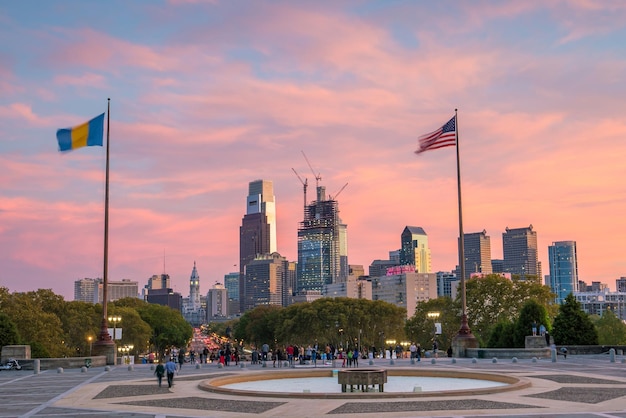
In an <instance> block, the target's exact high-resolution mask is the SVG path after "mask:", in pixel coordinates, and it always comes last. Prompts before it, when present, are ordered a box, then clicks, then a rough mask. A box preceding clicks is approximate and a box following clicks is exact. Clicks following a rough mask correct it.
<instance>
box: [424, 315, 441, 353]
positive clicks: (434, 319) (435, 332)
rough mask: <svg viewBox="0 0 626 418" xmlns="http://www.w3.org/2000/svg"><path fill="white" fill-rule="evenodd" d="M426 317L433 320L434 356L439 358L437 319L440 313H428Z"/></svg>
mask: <svg viewBox="0 0 626 418" xmlns="http://www.w3.org/2000/svg"><path fill="white" fill-rule="evenodd" d="M426 315H428V317H429V318H430V319H432V320H433V356H435V357H437V348H436V344H437V322H436V321H437V319H438V318H439V312H428V313H427V314H426Z"/></svg>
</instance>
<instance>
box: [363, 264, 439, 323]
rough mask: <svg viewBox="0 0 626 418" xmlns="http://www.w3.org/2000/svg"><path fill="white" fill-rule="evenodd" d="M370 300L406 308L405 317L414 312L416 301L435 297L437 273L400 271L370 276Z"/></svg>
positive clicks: (409, 316) (410, 315)
mask: <svg viewBox="0 0 626 418" xmlns="http://www.w3.org/2000/svg"><path fill="white" fill-rule="evenodd" d="M371 282H372V300H383V301H385V302H389V303H391V304H393V305H396V306H399V307H402V308H405V309H406V312H407V313H406V315H407V316H406V317H407V319H408V318H411V317H412V316H413V315H414V314H415V308H416V307H417V303H418V302H425V301H427V300H430V299H436V298H437V275H436V274H433V273H402V274H397V275H391V276H381V277H372V278H371Z"/></svg>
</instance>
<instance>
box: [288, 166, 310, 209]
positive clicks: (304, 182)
mask: <svg viewBox="0 0 626 418" xmlns="http://www.w3.org/2000/svg"><path fill="white" fill-rule="evenodd" d="M291 169H292V170H293V172H294V173H296V176H298V180H300V183H302V187H303V188H304V210H306V188H307V186H308V185H309V179H304V181H302V178H301V177H300V175H299V174H298V172H297V171H296V170H295V169H294V168H291Z"/></svg>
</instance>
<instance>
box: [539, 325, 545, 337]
mask: <svg viewBox="0 0 626 418" xmlns="http://www.w3.org/2000/svg"><path fill="white" fill-rule="evenodd" d="M539 335H541V336H542V337H545V335H546V326H545V325H543V324H541V325H539Z"/></svg>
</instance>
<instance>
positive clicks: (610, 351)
mask: <svg viewBox="0 0 626 418" xmlns="http://www.w3.org/2000/svg"><path fill="white" fill-rule="evenodd" d="M609 360H610V361H611V363H615V349H614V348H611V349H610V350H609Z"/></svg>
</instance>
